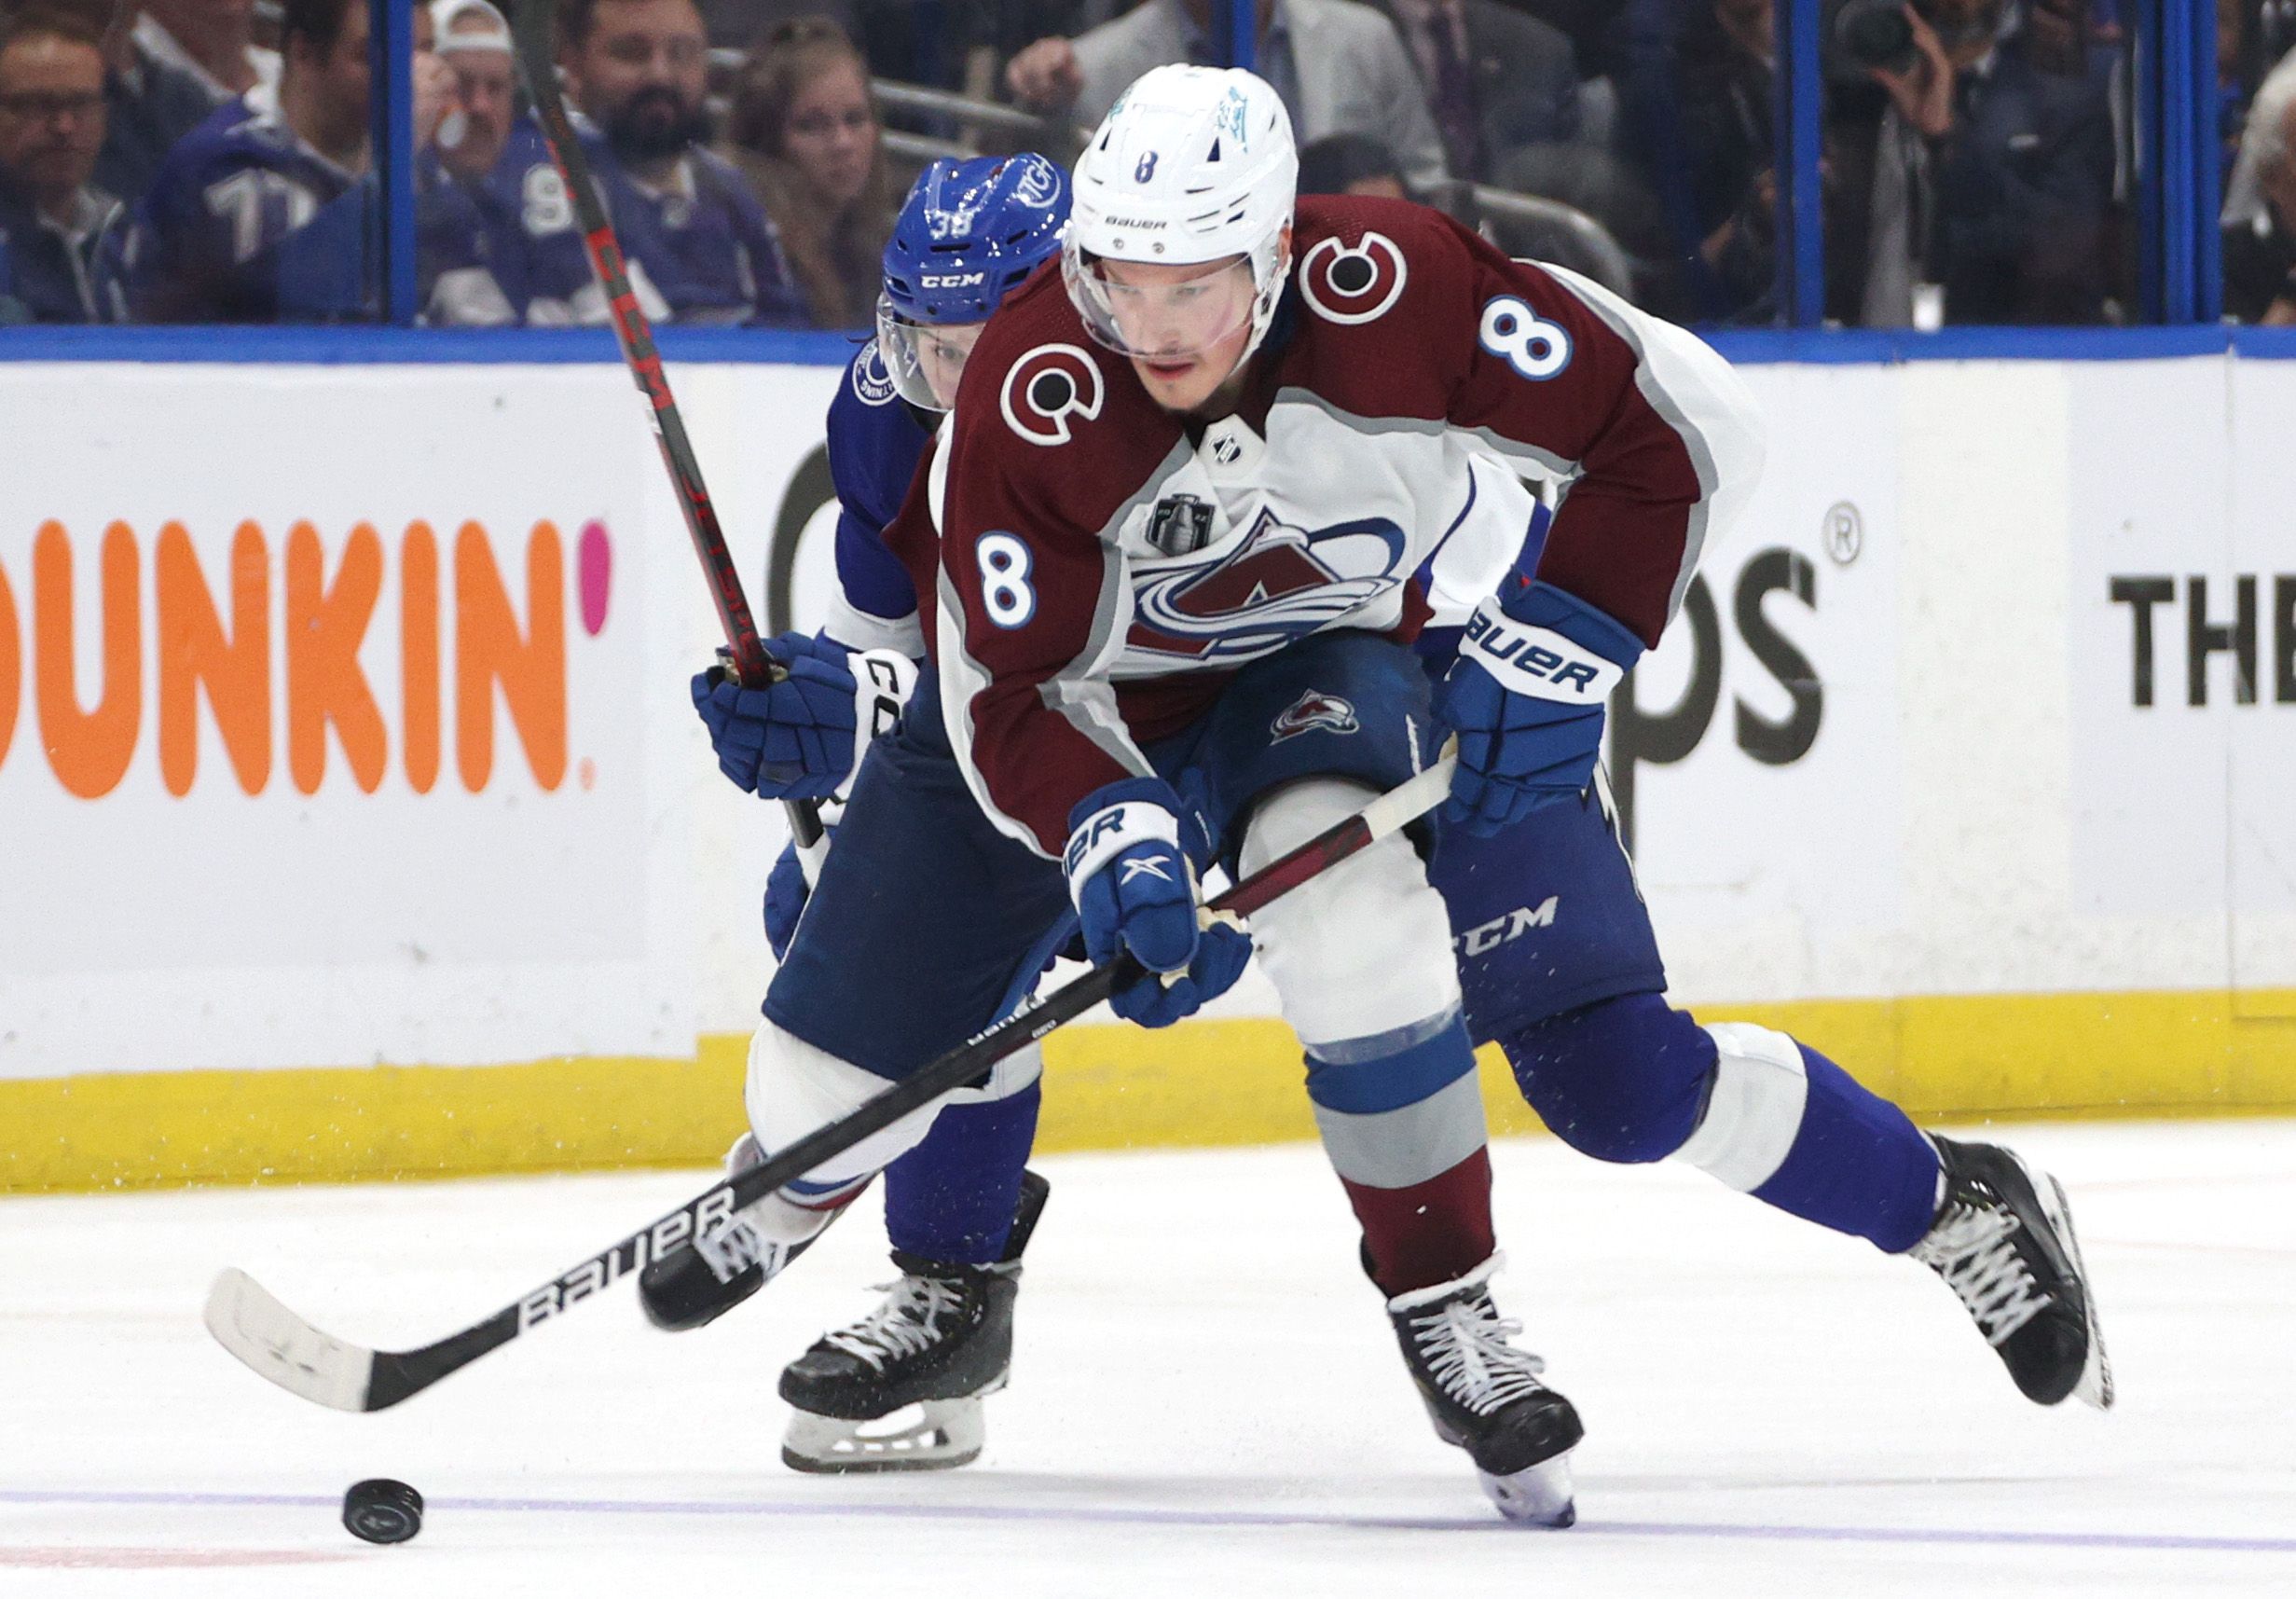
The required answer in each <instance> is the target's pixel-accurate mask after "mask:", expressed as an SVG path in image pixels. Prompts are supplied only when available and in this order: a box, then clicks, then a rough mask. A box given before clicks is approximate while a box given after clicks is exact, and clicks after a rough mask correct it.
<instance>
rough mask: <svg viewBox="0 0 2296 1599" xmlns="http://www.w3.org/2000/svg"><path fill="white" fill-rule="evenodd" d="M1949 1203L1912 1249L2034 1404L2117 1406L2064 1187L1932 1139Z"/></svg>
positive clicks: (2004, 1156) (1974, 1148)
mask: <svg viewBox="0 0 2296 1599" xmlns="http://www.w3.org/2000/svg"><path fill="white" fill-rule="evenodd" d="M1932 1141H1933V1142H1934V1143H1935V1144H1936V1145H1937V1151H1938V1154H1939V1157H1940V1158H1941V1159H1942V1160H1943V1161H1944V1162H1945V1203H1944V1205H1943V1206H1940V1207H1939V1209H1938V1212H1937V1220H1936V1221H1935V1222H1934V1223H1932V1225H1931V1228H1930V1231H1929V1234H1928V1235H1927V1236H1926V1237H1924V1238H1923V1239H1922V1240H1921V1242H1919V1243H1918V1244H1916V1245H1915V1246H1914V1247H1913V1248H1912V1250H1911V1251H1909V1252H1910V1253H1911V1254H1912V1256H1913V1258H1914V1259H1915V1260H1917V1261H1920V1262H1921V1263H1922V1264H1923V1265H1926V1266H1928V1267H1930V1268H1931V1269H1932V1270H1933V1271H1934V1272H1936V1273H1937V1275H1940V1276H1942V1277H1944V1278H1945V1282H1946V1285H1947V1286H1948V1287H1950V1288H1951V1289H1953V1291H1954V1292H1955V1293H1957V1294H1959V1296H1960V1299H1961V1303H1962V1304H1963V1306H1965V1307H1966V1308H1967V1309H1968V1311H1969V1314H1970V1316H1971V1317H1972V1318H1973V1319H1974V1320H1975V1322H1976V1323H1977V1329H1978V1330H1979V1331H1981V1332H1983V1333H1984V1334H1985V1337H1986V1342H1987V1343H1988V1344H1992V1345H1993V1348H1994V1351H1995V1353H1997V1354H1999V1355H2000V1358H2001V1364H2003V1365H2005V1366H2007V1367H2008V1368H2009V1374H2010V1376H2011V1377H2013V1378H2014V1379H2015V1381H2016V1385H2017V1387H2018V1388H2019V1389H2020V1390H2021V1391H2022V1392H2023V1393H2024V1395H2025V1397H2026V1398H2027V1399H2031V1400H2032V1401H2033V1402H2034V1403H2035V1404H2042V1405H2054V1404H2057V1403H2059V1402H2061V1401H2062V1400H2063V1399H2066V1397H2067V1396H2071V1397H2073V1398H2076V1399H2080V1400H2081V1401H2082V1402H2083V1403H2084V1404H2089V1405H2094V1406H2096V1407H2097V1409H2098V1410H2106V1409H2109V1408H2110V1406H2111V1404H2112V1367H2111V1364H2110V1362H2109V1361H2108V1360H2107V1359H2106V1357H2105V1341H2104V1335H2103V1333H2102V1332H2101V1331H2100V1330H2099V1329H2098V1327H2097V1302H2096V1300H2095V1298H2094V1297H2093V1296H2092V1295H2091V1293H2090V1291H2089V1283H2088V1273H2087V1271H2086V1269H2085V1268H2084V1267H2083V1264H2082V1260H2081V1244H2080V1241H2079V1240H2078V1239H2077V1238H2075V1237H2074V1236H2073V1218H2072V1207H2071V1206H2070V1205H2069V1203H2068V1202H2067V1200H2066V1198H2065V1189H2064V1185H2063V1184H2061V1183H2059V1182H2058V1181H2057V1180H2056V1179H2055V1178H2053V1177H2051V1176H2050V1175H2049V1174H2048V1173H2047V1172H2045V1171H2041V1170H2039V1169H2037V1168H2035V1167H2033V1166H2029V1165H2027V1164H2026V1163H2025V1162H2024V1161H2023V1160H2021V1159H2019V1158H2018V1157H2017V1156H2016V1155H2015V1154H2014V1153H2012V1152H2011V1151H2008V1150H2004V1149H2000V1148H1998V1147H1996V1146H1994V1145H1992V1144H1961V1143H1956V1142H1954V1141H1953V1140H1952V1139H1951V1138H1939V1137H1934V1136H1932Z"/></svg>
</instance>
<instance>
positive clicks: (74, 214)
mask: <svg viewBox="0 0 2296 1599" xmlns="http://www.w3.org/2000/svg"><path fill="white" fill-rule="evenodd" d="M102 148H103V49H102V39H101V35H99V34H97V33H96V32H95V30H94V29H92V28H90V27H89V25H88V23H87V22H86V21H84V20H82V19H81V18H79V17H77V16H73V15H70V14H67V13H63V12H56V11H48V12H41V11H27V12H25V13H23V14H21V15H20V16H19V17H17V18H16V19H15V20H14V21H10V22H8V23H7V24H6V25H5V26H0V321H19V322H26V321H28V322H95V321H98V320H100V317H99V314H98V301H97V296H96V293H95V288H94V263H95V255H96V251H97V247H98V245H99V243H100V241H102V238H103V234H104V231H105V230H106V229H107V228H108V227H111V225H112V223H113V220H114V219H115V218H116V217H117V215H118V214H119V202H118V201H117V200H114V199H113V198H112V197H111V196H110V195H108V194H106V193H104V192H103V190H102V189H100V188H97V187H95V186H93V185H92V184H91V183H90V182H89V174H91V173H92V172H94V171H95V165H96V155H97V152H98V151H99V150H101V149H102Z"/></svg>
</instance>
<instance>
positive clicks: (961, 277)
mask: <svg viewBox="0 0 2296 1599" xmlns="http://www.w3.org/2000/svg"><path fill="white" fill-rule="evenodd" d="M987 281H988V274H987V273H986V272H949V273H945V274H943V275H942V276H941V277H938V278H936V277H934V276H933V275H932V274H931V273H930V272H927V273H924V274H922V275H921V276H920V277H918V279H917V282H918V283H920V284H921V285H923V286H924V287H926V288H928V289H969V288H970V287H971V286H972V285H973V284H975V283H986V282H987Z"/></svg>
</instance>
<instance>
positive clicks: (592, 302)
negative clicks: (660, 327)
mask: <svg viewBox="0 0 2296 1599" xmlns="http://www.w3.org/2000/svg"><path fill="white" fill-rule="evenodd" d="M558 22H559V30H560V44H561V48H560V54H559V62H560V64H561V65H562V66H563V67H564V68H565V69H566V76H567V86H568V89H569V90H570V91H571V95H572V98H573V101H574V103H575V105H576V107H577V108H578V110H579V113H580V119H579V120H578V122H577V124H576V126H577V130H578V131H579V133H580V135H581V137H582V139H583V145H584V152H585V153H586V154H587V155H588V156H589V158H590V165H591V167H592V170H593V171H594V172H596V174H597V177H598V187H599V191H600V193H601V195H602V197H603V199H604V200H605V205H606V211H607V214H608V215H609V216H611V217H612V219H613V225H614V231H615V233H616V235H617V236H618V237H619V239H620V241H621V245H622V254H623V256H624V258H625V259H626V261H627V262H628V264H629V269H630V280H631V283H632V284H633V285H634V286H635V287H636V288H637V290H638V293H639V300H640V302H641V304H642V305H643V308H644V310H645V312H646V314H647V316H648V317H650V318H652V319H653V320H655V321H658V322H660V321H667V322H681V323H714V324H755V325H759V326H768V327H802V326H804V325H806V317H805V310H804V303H803V302H802V300H801V299H800V297H799V296H798V294H797V292H796V290H795V289H794V288H793V287H792V286H791V278H790V271H789V266H788V263H787V262H785V261H784V260H783V259H782V255H781V244H780V241H779V238H778V236H777V234H776V233H775V231H774V226H773V223H772V220H771V219H770V218H768V217H767V216H766V214H765V210H764V207H763V205H761V204H760V203H759V202H758V199H757V197H756V195H754V194H752V193H751V192H750V190H749V185H748V183H747V182H746V181H745V180H744V179H743V178H742V175H741V173H740V172H738V171H737V170H736V169H735V168H734V167H733V166H732V165H730V164H729V163H727V162H726V161H724V160H722V159H720V158H719V157H717V156H716V155H713V154H712V153H711V152H710V151H709V150H708V148H707V147H706V141H707V139H708V131H709V123H708V111H707V109H706V107H705V104H704V95H705V91H706V90H707V88H708V82H707V74H708V40H707V37H706V35H705V34H704V33H703V29H702V20H701V13H700V12H699V11H697V10H696V9H695V8H694V0H566V3H565V4H563V5H562V6H560V7H559V11H558ZM489 186H490V187H492V188H494V189H496V190H504V189H506V190H507V193H508V196H510V197H515V198H513V199H512V200H511V201H510V203H511V204H512V205H514V206H515V207H516V212H517V214H518V215H519V217H520V219H521V223H522V225H523V227H524V228H525V230H526V233H527V236H528V249H529V255H530V257H531V259H530V262H529V267H528V269H527V273H528V282H529V284H530V287H531V298H530V301H529V304H528V306H527V320H529V322H533V323H538V324H540V323H551V322H576V323H584V324H588V323H597V322H603V321H604V320H605V319H606V304H605V300H604V297H603V296H602V294H601V293H600V291H599V290H598V288H597V287H596V285H595V284H594V283H593V282H592V279H591V275H590V266H589V257H588V256H587V255H585V254H584V249H583V243H582V235H581V232H580V230H579V229H578V228H577V227H576V226H575V223H574V212H573V206H572V204H571V202H570V201H569V200H568V198H567V195H566V188H565V185H564V183H563V181H562V180H561V179H560V178H559V176H558V172H557V168H556V167H555V166H553V165H552V164H551V160H550V153H549V150H548V148H547V147H546V146H545V145H543V138H542V134H541V131H539V130H538V129H536V128H535V127H534V125H533V123H532V121H531V120H530V119H529V120H525V121H522V122H520V123H519V125H518V126H517V128H516V130H515V131H513V132H512V134H511V138H510V147H509V150H508V151H507V152H506V153H505V155H504V156H503V158H502V165H501V167H500V169H499V170H498V172H497V173H496V175H495V176H494V177H493V178H492V179H491V180H489Z"/></svg>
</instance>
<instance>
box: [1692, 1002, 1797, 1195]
mask: <svg viewBox="0 0 2296 1599" xmlns="http://www.w3.org/2000/svg"><path fill="white" fill-rule="evenodd" d="M1706 1031H1707V1033H1708V1034H1709V1035H1710V1036H1711V1037H1712V1039H1713V1041H1714V1047H1715V1048H1716V1050H1718V1051H1719V1052H1720V1058H1719V1059H1718V1060H1717V1061H1716V1062H1715V1066H1714V1087H1713V1092H1712V1094H1711V1095H1709V1096H1708V1097H1707V1101H1706V1114H1705V1115H1704V1116H1703V1117H1701V1118H1700V1119H1699V1121H1698V1130H1697V1131H1696V1132H1694V1133H1692V1134H1691V1135H1690V1137H1689V1138H1688V1139H1687V1140H1686V1141H1684V1144H1683V1147H1682V1148H1681V1149H1679V1150H1677V1151H1674V1158H1675V1159H1677V1160H1680V1161H1685V1162H1687V1163H1688V1164H1690V1165H1694V1166H1697V1167H1698V1169H1699V1170H1700V1171H1703V1172H1705V1173H1706V1174H1707V1175H1708V1176H1710V1177H1712V1178H1713V1179H1714V1180H1715V1181H1717V1182H1720V1183H1723V1184H1725V1186H1727V1187H1730V1188H1734V1189H1737V1190H1738V1191H1739V1192H1740V1193H1752V1192H1753V1191H1754V1190H1755V1189H1757V1188H1760V1187H1761V1186H1762V1185H1763V1184H1764V1183H1766V1182H1767V1181H1769V1179H1771V1178H1773V1177H1775V1176H1776V1175H1777V1174H1778V1168H1779V1167H1780V1166H1781V1165H1785V1163H1786V1156H1787V1155H1788V1154H1789V1153H1791V1152H1792V1151H1793V1149H1794V1138H1795V1137H1797V1136H1799V1134H1800V1133H1801V1130H1802V1111H1803V1109H1804V1107H1805V1106H1807V1105H1808V1100H1809V1071H1808V1067H1807V1066H1805V1065H1804V1064H1803V1061H1802V1049H1801V1046H1800V1045H1799V1044H1797V1043H1795V1042H1794V1041H1793V1040H1792V1039H1790V1038H1788V1037H1787V1036H1786V1035H1785V1034H1783V1033H1781V1032H1779V1031H1777V1030H1776V1029H1775V1028H1771V1027H1756V1026H1754V1025H1753V1023H1751V1022H1716V1023H1714V1024H1712V1026H1710V1027H1707V1029H1706Z"/></svg>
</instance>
